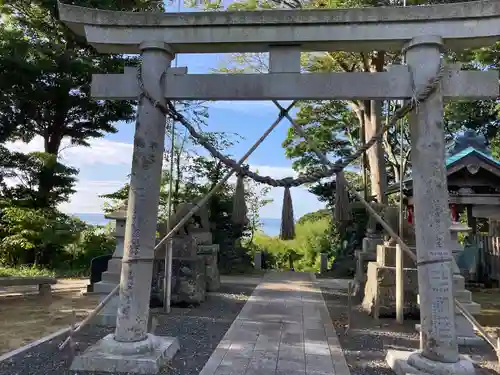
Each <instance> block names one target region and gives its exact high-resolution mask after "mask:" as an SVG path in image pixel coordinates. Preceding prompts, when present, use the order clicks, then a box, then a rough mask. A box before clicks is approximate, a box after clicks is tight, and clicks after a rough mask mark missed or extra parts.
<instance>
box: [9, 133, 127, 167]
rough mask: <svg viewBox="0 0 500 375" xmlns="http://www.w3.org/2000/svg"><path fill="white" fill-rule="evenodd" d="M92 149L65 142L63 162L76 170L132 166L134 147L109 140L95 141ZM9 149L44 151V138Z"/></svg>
mask: <svg viewBox="0 0 500 375" xmlns="http://www.w3.org/2000/svg"><path fill="white" fill-rule="evenodd" d="M89 143H90V147H82V146H74V145H72V144H71V143H70V142H68V141H66V140H64V141H63V142H62V145H61V151H60V158H61V160H62V162H64V163H67V164H69V165H71V166H74V167H76V168H82V167H89V166H95V165H96V164H103V165H125V166H130V161H131V158H132V156H131V155H132V145H131V144H130V143H124V142H114V141H109V140H107V139H93V140H91V141H90V142H89ZM6 146H7V148H8V149H10V150H15V151H19V152H33V151H43V149H44V147H43V138H42V137H38V136H37V137H35V138H34V139H33V140H32V141H31V142H30V143H24V142H22V141H16V142H10V143H7V145H6Z"/></svg>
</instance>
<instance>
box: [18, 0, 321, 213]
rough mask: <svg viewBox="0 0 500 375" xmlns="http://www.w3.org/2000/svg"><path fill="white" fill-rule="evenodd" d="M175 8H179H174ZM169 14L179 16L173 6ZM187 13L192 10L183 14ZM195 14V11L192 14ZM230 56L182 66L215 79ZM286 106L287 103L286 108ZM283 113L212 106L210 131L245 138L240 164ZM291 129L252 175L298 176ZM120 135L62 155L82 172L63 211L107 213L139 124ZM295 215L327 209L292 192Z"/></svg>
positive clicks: (278, 201)
mask: <svg viewBox="0 0 500 375" xmlns="http://www.w3.org/2000/svg"><path fill="white" fill-rule="evenodd" d="M175 7H176V6H174V8H175ZM169 10H175V9H173V8H172V6H170V7H169ZM182 10H188V9H185V8H183V9H182ZM189 11H193V10H189ZM228 59H230V56H228V55H214V54H205V55H204V54H196V55H194V54H192V55H179V56H178V57H177V62H176V64H177V66H187V67H188V73H193V74H194V73H210V72H212V71H213V70H214V69H217V68H218V67H220V66H222V65H224V63H226V62H227V61H228ZM285 104H287V103H284V105H285ZM278 113H279V111H278V109H277V108H276V107H275V106H274V104H273V103H272V102H270V101H267V102H266V101H263V102H260V101H259V102H257V101H255V102H213V103H210V104H209V119H208V126H207V129H206V130H208V131H219V132H228V133H238V134H239V135H240V136H242V137H243V139H242V140H240V141H239V142H238V143H237V144H236V145H235V146H234V147H232V149H230V150H228V152H229V153H230V154H232V155H233V157H234V158H235V159H238V158H239V157H241V156H242V155H243V154H244V153H245V152H246V151H247V150H248V149H249V148H250V146H251V145H252V144H253V143H254V142H255V140H257V139H258V138H259V137H260V136H261V135H262V133H263V132H264V131H265V129H267V128H268V127H269V126H270V125H271V123H272V122H274V121H275V119H276V117H277V115H278ZM289 126H290V124H289V123H288V121H287V120H286V119H284V120H283V121H282V122H281V124H280V125H279V126H278V127H277V128H276V129H275V130H274V132H273V133H272V134H271V135H269V137H268V138H267V139H266V140H265V141H264V142H263V144H262V145H261V146H260V147H259V149H257V150H256V151H255V153H254V154H253V155H252V156H251V157H250V158H249V160H248V162H249V164H250V166H251V168H252V169H254V170H255V169H258V171H259V173H260V174H267V175H270V176H272V177H275V178H282V177H286V176H290V175H293V174H294V173H293V171H292V169H291V161H290V160H288V159H287V158H286V157H285V152H284V150H283V148H282V147H281V144H282V142H283V140H284V139H285V137H286V133H287V130H288V127H289ZM117 127H118V130H119V131H118V133H117V134H110V135H107V136H106V137H105V138H104V139H98V140H93V141H91V147H90V148H82V147H70V146H69V145H67V146H66V147H67V148H65V149H64V150H63V151H62V152H61V157H62V159H63V162H65V163H68V164H70V165H73V166H75V167H77V168H79V170H80V174H79V181H78V184H77V187H76V188H77V193H76V194H75V195H74V196H73V197H72V199H71V201H70V202H68V203H66V204H64V205H63V206H62V207H61V209H62V210H64V211H66V212H69V213H99V212H102V205H103V200H102V199H100V198H99V195H101V194H105V193H110V192H113V191H115V190H117V189H118V188H120V187H121V186H123V184H124V183H125V182H126V181H127V175H128V174H129V173H130V166H131V163H130V162H131V155H132V140H133V134H134V124H132V123H129V124H126V123H118V124H117ZM42 146H43V142H42V140H41V139H35V140H33V141H32V142H31V143H30V144H22V143H20V142H16V143H14V144H12V145H11V146H10V148H12V149H17V150H21V151H34V150H41V149H42ZM282 196H283V191H282V189H272V190H271V192H270V193H269V198H272V199H273V200H274V202H273V203H272V204H270V205H268V206H266V207H264V208H263V209H262V210H261V216H262V217H265V218H279V217H280V215H281V206H282ZM292 198H293V200H294V212H295V216H296V217H297V218H298V217H300V216H301V215H303V214H305V213H307V212H311V211H314V210H317V209H320V208H323V204H322V203H320V202H318V200H317V199H316V197H315V196H314V195H313V194H310V193H309V192H308V191H307V190H306V189H304V188H295V189H292Z"/></svg>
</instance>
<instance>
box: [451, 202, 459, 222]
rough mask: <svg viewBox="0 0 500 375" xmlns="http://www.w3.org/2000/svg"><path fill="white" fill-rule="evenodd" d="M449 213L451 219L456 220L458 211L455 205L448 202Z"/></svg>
mask: <svg viewBox="0 0 500 375" xmlns="http://www.w3.org/2000/svg"><path fill="white" fill-rule="evenodd" d="M450 213H451V219H452V220H453V221H455V222H456V221H458V212H457V206H456V205H454V204H450Z"/></svg>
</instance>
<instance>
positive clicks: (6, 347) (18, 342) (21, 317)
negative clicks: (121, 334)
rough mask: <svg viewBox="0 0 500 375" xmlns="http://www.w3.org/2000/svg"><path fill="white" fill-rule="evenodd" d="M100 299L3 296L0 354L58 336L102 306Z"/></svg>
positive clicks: (75, 294)
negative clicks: (52, 335) (64, 329)
mask: <svg viewBox="0 0 500 375" xmlns="http://www.w3.org/2000/svg"><path fill="white" fill-rule="evenodd" d="M98 302H99V301H98V297H97V296H83V295H82V294H81V292H80V291H75V290H70V291H54V292H53V294H52V296H51V297H48V298H47V297H45V298H44V297H40V296H38V295H36V294H29V295H13V296H12V295H11V296H2V297H0V332H2V334H1V335H0V354H4V353H7V352H9V351H11V350H14V349H17V348H19V347H21V346H23V345H26V344H28V343H30V342H31V341H35V340H38V339H40V338H42V337H43V336H46V335H49V334H51V333H54V332H56V331H58V330H60V329H62V328H66V327H69V326H70V324H71V321H72V320H73V319H72V316H73V310H74V311H75V315H76V320H77V322H79V321H81V320H82V319H83V318H84V317H85V316H87V315H88V313H89V312H90V311H92V309H93V308H94V307H95V306H96V305H97V304H98Z"/></svg>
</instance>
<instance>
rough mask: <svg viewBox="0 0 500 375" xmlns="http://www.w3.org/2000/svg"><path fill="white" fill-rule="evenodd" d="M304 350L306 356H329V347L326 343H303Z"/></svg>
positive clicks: (307, 341)
mask: <svg viewBox="0 0 500 375" xmlns="http://www.w3.org/2000/svg"><path fill="white" fill-rule="evenodd" d="M304 349H305V353H306V354H315V355H331V354H330V347H329V345H328V342H327V341H309V340H306V341H305V342H304Z"/></svg>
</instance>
